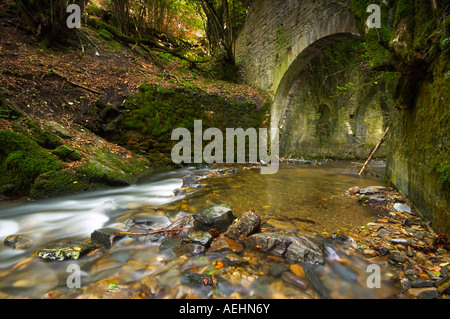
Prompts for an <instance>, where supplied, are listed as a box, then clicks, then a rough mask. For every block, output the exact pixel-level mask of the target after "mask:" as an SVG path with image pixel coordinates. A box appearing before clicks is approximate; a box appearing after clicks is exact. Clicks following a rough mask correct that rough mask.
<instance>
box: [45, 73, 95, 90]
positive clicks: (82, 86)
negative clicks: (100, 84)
mask: <svg viewBox="0 0 450 319" xmlns="http://www.w3.org/2000/svg"><path fill="white" fill-rule="evenodd" d="M51 72H53V73H54V74H56V75H57V76H59V77H61V78H63V79H64V80H66V81H67V82H68V83H70V84H72V85H73V86H77V87H79V88H82V89H85V90H87V91H90V92H92V93H95V94H99V95H101V94H102V93H101V92H99V91H97V90H94V89H91V88H88V87H86V86H84V85H81V84H78V83H75V82H72V81H70V80H69V79H68V78H67V77H65V76H64V75H62V74H61V73H59V72H57V71H56V70H54V69H53V70H51Z"/></svg>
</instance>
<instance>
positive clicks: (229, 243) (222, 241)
mask: <svg viewBox="0 0 450 319" xmlns="http://www.w3.org/2000/svg"><path fill="white" fill-rule="evenodd" d="M243 249H244V247H243V246H242V244H241V243H239V242H238V241H235V240H233V239H231V238H227V237H225V236H224V235H220V236H219V237H217V239H216V240H214V241H213V242H212V243H211V247H210V248H209V250H208V251H210V252H213V251H214V252H226V251H231V252H237V253H239V252H241V251H242V250H243Z"/></svg>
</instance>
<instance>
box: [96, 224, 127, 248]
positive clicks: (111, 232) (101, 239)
mask: <svg viewBox="0 0 450 319" xmlns="http://www.w3.org/2000/svg"><path fill="white" fill-rule="evenodd" d="M119 232H121V230H119V229H115V228H100V229H96V230H94V231H93V232H92V234H91V241H92V242H93V243H95V244H98V245H100V246H102V247H103V248H106V249H109V248H111V247H112V246H113V245H114V244H115V243H116V242H117V241H118V240H120V239H122V238H123V237H125V235H121V234H119Z"/></svg>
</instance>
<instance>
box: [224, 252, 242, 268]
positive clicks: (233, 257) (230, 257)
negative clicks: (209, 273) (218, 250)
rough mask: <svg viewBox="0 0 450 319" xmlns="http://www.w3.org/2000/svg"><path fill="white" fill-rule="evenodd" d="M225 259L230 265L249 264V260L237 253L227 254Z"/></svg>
mask: <svg viewBox="0 0 450 319" xmlns="http://www.w3.org/2000/svg"><path fill="white" fill-rule="evenodd" d="M223 260H224V261H225V262H226V263H227V265H228V266H243V265H247V264H248V261H247V260H245V259H244V258H242V257H240V256H239V255H237V254H235V253H228V254H226V255H225V257H224V259H223Z"/></svg>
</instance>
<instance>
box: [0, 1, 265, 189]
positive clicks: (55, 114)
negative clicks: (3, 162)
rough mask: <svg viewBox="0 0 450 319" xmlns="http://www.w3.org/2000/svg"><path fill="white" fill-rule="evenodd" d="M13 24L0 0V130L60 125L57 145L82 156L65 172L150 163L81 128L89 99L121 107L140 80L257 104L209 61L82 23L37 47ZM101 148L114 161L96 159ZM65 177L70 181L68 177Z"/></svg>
mask: <svg viewBox="0 0 450 319" xmlns="http://www.w3.org/2000/svg"><path fill="white" fill-rule="evenodd" d="M20 22H21V21H20V17H18V16H17V15H16V14H15V12H14V10H13V9H11V8H9V7H8V6H7V5H6V4H4V3H0V131H1V130H8V131H16V132H20V133H23V132H25V133H28V134H27V135H28V136H31V137H33V134H35V133H36V129H35V130H34V131H33V129H30V124H29V121H28V119H29V120H31V121H32V122H33V123H35V124H37V125H38V126H39V128H40V129H41V130H44V131H45V130H48V129H49V128H50V129H51V130H52V131H53V132H54V133H57V134H58V135H61V132H62V131H65V132H66V133H67V135H68V136H70V138H65V137H64V136H62V137H63V142H64V144H65V145H66V146H68V147H70V148H71V149H74V150H79V151H80V152H81V154H82V160H78V161H65V160H63V164H64V170H65V171H67V172H70V173H71V174H72V173H74V171H75V170H76V169H77V167H81V166H82V165H85V164H87V162H88V161H91V163H90V164H92V161H93V160H94V161H95V164H97V163H99V162H101V163H102V165H106V167H108V169H113V170H116V169H119V168H120V166H121V164H120V163H121V162H122V160H123V162H124V163H129V162H128V160H134V159H137V161H138V162H141V164H142V160H144V162H147V163H146V165H147V166H150V167H151V166H152V165H151V163H148V161H147V160H145V159H142V158H141V156H139V155H138V154H134V153H132V152H130V151H129V150H127V149H125V148H123V147H121V146H118V145H116V144H114V143H110V142H108V141H107V140H105V139H103V138H101V137H99V136H98V135H96V134H94V133H92V132H91V130H89V128H90V127H91V126H90V124H91V123H93V122H94V121H95V120H97V122H98V118H97V119H96V118H95V117H96V115H97V114H96V112H95V109H96V107H97V105H102V106H109V105H111V106H118V105H119V106H120V105H123V104H124V102H125V101H126V100H127V99H128V98H129V97H130V96H132V95H134V94H135V93H136V92H137V91H138V90H139V87H140V86H141V85H142V84H147V83H150V84H156V85H158V86H162V87H165V88H170V87H180V86H182V87H183V86H184V87H188V88H196V89H200V90H202V91H203V92H205V93H206V94H217V95H220V96H223V97H226V98H233V97H236V98H238V97H239V98H244V99H247V100H250V101H253V102H255V104H256V105H257V106H258V107H260V106H262V105H263V104H264V98H263V97H262V96H261V95H260V94H259V93H258V92H257V91H256V90H255V89H253V88H251V87H249V86H246V85H241V84H236V83H231V82H226V81H221V80H217V79H214V77H213V76H212V72H211V68H212V67H211V65H207V64H202V65H199V66H197V67H192V65H190V64H189V63H185V62H186V61H183V60H181V59H179V58H176V57H174V56H172V55H170V54H168V53H162V52H151V53H149V52H144V50H142V49H140V48H139V47H138V46H127V45H124V44H122V43H119V42H117V41H115V40H114V39H113V38H109V39H108V38H104V37H102V36H101V35H100V32H99V31H98V30H96V29H94V28H92V27H90V26H83V27H82V28H81V29H78V30H77V32H76V36H75V37H74V38H73V39H71V40H70V41H67V42H68V44H67V45H62V44H53V45H51V46H49V47H43V46H42V45H40V43H39V42H38V41H36V40H35V39H33V37H32V35H31V33H29V32H28V31H27V30H25V29H24V28H23V26H22V24H21V23H20ZM197 48H198V47H197ZM194 49H195V47H194ZM93 110H94V111H93ZM56 131H59V132H56ZM64 134H65V133H62V135H64ZM47 150H48V151H50V152H52V149H48V148H47ZM53 151H54V150H53ZM102 153H107V154H108V156H110V157H111V156H112V157H114V160H112V161H111V160H110V157H109V158H104V157H103V158H102V157H100V155H101V154H102ZM0 155H1V154H0ZM103 155H104V154H103ZM141 164H139V165H138V166H139V167H140V168H141V167H142V165H141ZM125 166H128V164H127V165H125ZM138 171H141V169H139V170H138ZM125 172H126V170H125ZM72 179H73V182H77V179H76V177H74V178H71V179H70V181H72ZM2 184H5V183H2ZM6 184H8V183H6ZM3 186H4V185H3ZM3 186H2V187H3ZM0 193H1V189H0ZM24 195H25V196H28V194H26V193H25V194H24Z"/></svg>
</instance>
